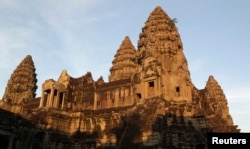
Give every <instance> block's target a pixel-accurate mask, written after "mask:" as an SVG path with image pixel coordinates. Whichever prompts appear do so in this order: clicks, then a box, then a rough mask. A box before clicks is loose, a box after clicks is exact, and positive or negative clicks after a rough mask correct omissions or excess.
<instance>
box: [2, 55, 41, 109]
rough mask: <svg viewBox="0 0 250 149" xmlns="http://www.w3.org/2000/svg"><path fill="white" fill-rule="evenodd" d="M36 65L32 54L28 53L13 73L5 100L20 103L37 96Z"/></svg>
mask: <svg viewBox="0 0 250 149" xmlns="http://www.w3.org/2000/svg"><path fill="white" fill-rule="evenodd" d="M36 83H37V79H36V73H35V66H34V62H33V60H32V57H31V56H30V55H27V56H26V57H25V58H24V59H23V60H22V61H21V63H20V64H19V65H18V66H17V68H16V69H15V70H14V72H13V73H12V75H11V77H10V79H9V81H8V84H7V87H6V89H5V93H4V95H3V101H4V102H8V103H10V104H20V103H21V102H22V101H25V100H30V99H33V98H35V96H36V93H35V92H36V89H37V85H36Z"/></svg>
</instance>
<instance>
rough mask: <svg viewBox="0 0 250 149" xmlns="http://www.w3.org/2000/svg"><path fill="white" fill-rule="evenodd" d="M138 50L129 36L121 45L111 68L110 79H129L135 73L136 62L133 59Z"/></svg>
mask: <svg viewBox="0 0 250 149" xmlns="http://www.w3.org/2000/svg"><path fill="white" fill-rule="evenodd" d="M135 54H136V50H135V47H134V46H133V44H132V42H131V40H130V39H129V37H128V36H126V37H125V38H124V40H123V41H122V44H121V45H120V47H119V49H118V50H117V53H116V54H115V58H114V60H113V61H112V64H113V65H112V67H111V68H110V76H109V81H110V82H112V81H117V80H123V79H128V78H130V77H131V76H132V74H133V73H135V70H136V64H135V63H133V61H132V60H131V59H133V58H134V57H135Z"/></svg>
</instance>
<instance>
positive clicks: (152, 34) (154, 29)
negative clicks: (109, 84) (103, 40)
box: [134, 6, 193, 102]
mask: <svg viewBox="0 0 250 149" xmlns="http://www.w3.org/2000/svg"><path fill="white" fill-rule="evenodd" d="M134 61H135V62H136V63H137V64H138V67H139V69H138V75H137V76H138V77H139V79H140V81H139V82H140V84H139V85H137V92H138V93H137V94H138V95H139V96H142V98H147V97H151V96H161V97H163V98H164V99H166V100H169V101H171V100H173V101H179V102H191V99H192V95H191V90H192V88H193V85H192V83H191V78H190V73H189V70H188V64H187V60H186V58H185V55H184V53H183V46H182V42H181V39H180V35H179V33H178V30H177V28H176V26H175V19H171V18H170V17H169V16H168V15H167V14H166V12H165V11H164V10H162V8H161V7H159V6H158V7H156V8H155V9H154V10H153V11H152V12H151V14H150V16H149V17H148V20H147V21H146V22H145V26H144V27H143V28H142V32H141V33H140V36H139V41H138V51H137V55H136V58H135V59H134Z"/></svg>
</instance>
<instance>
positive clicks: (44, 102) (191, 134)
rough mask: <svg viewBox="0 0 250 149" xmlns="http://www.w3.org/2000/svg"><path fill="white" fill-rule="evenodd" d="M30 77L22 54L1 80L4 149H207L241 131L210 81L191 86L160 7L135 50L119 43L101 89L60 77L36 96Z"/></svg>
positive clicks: (171, 25)
mask: <svg viewBox="0 0 250 149" xmlns="http://www.w3.org/2000/svg"><path fill="white" fill-rule="evenodd" d="M97 54H98V53H97ZM35 70H36V69H35V65H34V63H33V60H32V56H30V55H28V56H26V57H25V58H24V59H23V60H22V61H21V63H20V64H19V65H18V66H17V68H16V69H15V70H14V72H13V73H12V75H11V77H10V79H9V81H8V84H7V86H6V89H5V93H4V95H3V97H2V100H1V101H0V108H1V111H0V115H1V116H0V119H1V120H0V143H1V147H3V148H7V149H12V148H13V149H27V148H35V149H69V148H70V149H71V148H72V149H85V148H88V149H95V148H108V149H123V148H124V149H125V148H126V149H128V148H129V149H133V148H136V149H140V148H141V149H144V148H145V149H150V148H157V149H165V148H170V149H175V148H176V149H177V148H178V149H194V148H206V134H207V133H208V132H240V129H238V128H237V125H235V124H234V123H233V119H232V117H231V115H230V113H229V108H228V104H227V99H226V96H225V94H224V93H223V90H222V88H221V87H220V85H219V84H218V82H217V81H216V80H215V78H214V77H213V76H212V75H211V76H209V77H208V80H207V84H206V86H205V87H204V89H197V88H196V87H195V85H194V84H193V83H192V80H191V78H190V72H189V69H188V63H187V59H186V58H185V55H184V52H183V45H182V41H181V38H180V35H179V33H178V30H177V28H176V26H175V21H174V19H171V18H170V17H169V16H168V15H167V14H166V12H165V11H164V10H163V9H162V8H161V7H159V6H157V7H156V8H155V9H154V10H153V11H152V12H151V13H150V15H149V17H148V19H147V21H146V22H145V25H144V27H143V28H142V31H141V33H140V35H139V40H138V44H137V48H135V47H134V45H133V44H132V42H131V41H130V38H129V37H125V38H124V40H123V41H122V43H121V45H120V47H119V48H118V50H117V52H116V54H115V56H114V60H113V61H112V66H111V68H110V75H109V81H108V82H105V81H104V80H103V78H102V77H100V78H99V79H98V80H93V78H92V74H91V72H87V73H86V74H85V75H83V76H81V77H79V78H73V77H71V76H70V75H69V74H68V72H67V71H66V70H62V73H61V74H60V76H59V77H58V79H57V80H54V79H48V80H45V81H44V83H43V85H42V91H41V95H40V96H39V97H37V96H36V89H37V85H36V83H37V79H36V72H35Z"/></svg>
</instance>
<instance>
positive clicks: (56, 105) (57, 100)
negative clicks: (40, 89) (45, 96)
mask: <svg viewBox="0 0 250 149" xmlns="http://www.w3.org/2000/svg"><path fill="white" fill-rule="evenodd" d="M55 91H56V98H55V95H53V97H54V102H53V107H54V108H56V109H57V108H59V107H58V106H59V96H60V92H59V91H58V90H55ZM55 91H54V92H55Z"/></svg>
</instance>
